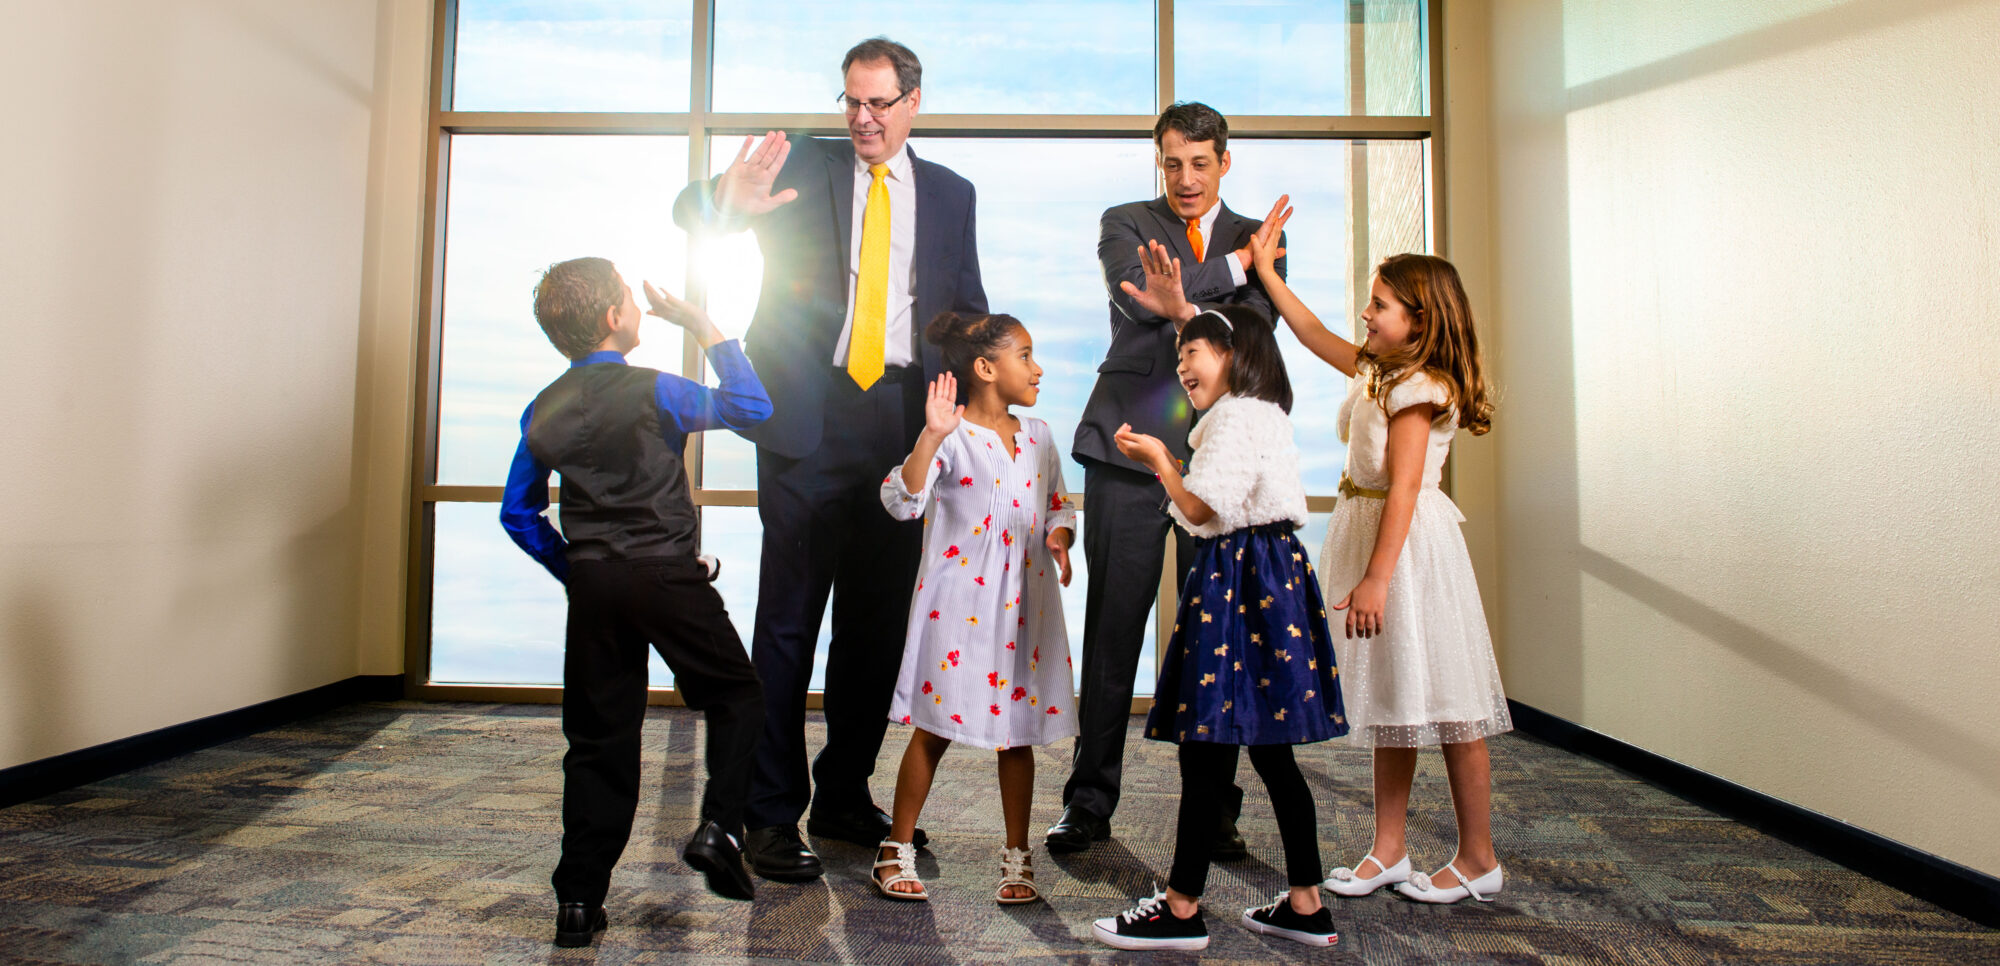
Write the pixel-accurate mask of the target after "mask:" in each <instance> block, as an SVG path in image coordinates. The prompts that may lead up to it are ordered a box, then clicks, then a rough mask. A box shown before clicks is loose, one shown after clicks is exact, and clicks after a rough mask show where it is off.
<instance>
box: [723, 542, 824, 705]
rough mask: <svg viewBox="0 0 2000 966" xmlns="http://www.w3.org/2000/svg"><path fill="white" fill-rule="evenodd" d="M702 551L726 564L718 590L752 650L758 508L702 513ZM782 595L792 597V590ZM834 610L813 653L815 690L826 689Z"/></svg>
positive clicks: (759, 553)
mask: <svg viewBox="0 0 2000 966" xmlns="http://www.w3.org/2000/svg"><path fill="white" fill-rule="evenodd" d="M701 550H702V552H703V553H709V554H714V555H715V556H716V557H718V558H720V559H721V560H722V574H721V576H719V577H717V578H716V580H715V589H716V591H717V592H718V593H720V594H721V595H722V605H723V606H724V607H727V608H728V609H729V620H730V622H731V623H733V624H735V625H736V634H737V636H738V637H741V638H742V639H743V647H744V648H745V649H748V648H749V647H750V631H751V629H752V628H753V627H754V626H755V625H756V623H757V572H758V569H759V567H760V565H761V564H762V562H763V559H764V526H763V524H762V523H759V522H758V520H757V508H756V507H754V506H710V507H702V509H701ZM779 592H780V593H789V592H790V591H789V589H786V590H781V591H779ZM832 613H833V608H832V607H828V608H827V610H826V613H824V614H822V615H821V616H820V622H819V644H818V645H817V646H816V647H815V648H814V649H813V673H812V683H811V684H810V685H808V687H809V688H810V689H811V690H814V691H818V690H821V689H823V688H824V687H825V686H826V645H827V642H828V641H830V640H832V639H833V624H832Z"/></svg>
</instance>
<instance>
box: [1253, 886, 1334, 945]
mask: <svg viewBox="0 0 2000 966" xmlns="http://www.w3.org/2000/svg"><path fill="white" fill-rule="evenodd" d="M1243 924H1244V925H1246V926H1249V927H1250V931H1251V932H1261V933H1263V934H1264V935H1266V936H1280V937H1283V938H1285V939H1289V940H1291V941H1293V942H1295V943H1305V944H1306V945H1308V946H1331V945H1333V944H1334V943H1337V942H1339V941H1340V933H1338V932H1335V931H1334V928H1333V913H1331V912H1328V911H1327V908H1326V907H1325V906H1321V907H1319V908H1318V909H1317V910H1315V911H1314V912H1313V914H1312V915H1310V916H1302V915H1300V914H1299V913H1298V911H1297V910H1295V909H1293V908H1292V898H1291V896H1290V895H1288V894H1286V893H1283V892H1280V893H1278V901H1276V902H1273V903H1271V904H1270V905H1268V906H1259V907H1258V908H1255V909H1245V910H1243Z"/></svg>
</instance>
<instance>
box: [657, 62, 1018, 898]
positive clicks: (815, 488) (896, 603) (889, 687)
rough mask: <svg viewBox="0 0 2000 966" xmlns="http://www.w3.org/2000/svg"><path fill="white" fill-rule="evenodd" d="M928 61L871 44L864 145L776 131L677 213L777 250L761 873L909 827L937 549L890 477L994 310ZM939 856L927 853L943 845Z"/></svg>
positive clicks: (761, 509) (755, 832) (850, 72)
mask: <svg viewBox="0 0 2000 966" xmlns="http://www.w3.org/2000/svg"><path fill="white" fill-rule="evenodd" d="M922 70H923V68H922V65H921V64H919V63H918V61H917V57H916V55H915V54H913V53H911V52H910V50H909V48H907V47H904V46H903V45H901V44H898V43H895V42H893V41H889V40H886V39H882V38H876V39H873V40H867V41H863V42H862V43H860V44H857V45H856V46H855V47H854V48H853V49H852V50H849V51H848V53H847V56H846V58H845V59H844V60H843V61H842V63H841V72H842V74H843V76H844V81H845V90H844V91H843V93H842V94H841V96H840V99H841V102H842V104H843V106H844V107H845V109H846V111H847V134H848V136H847V138H846V139H845V140H840V139H827V138H796V139H792V140H789V141H788V140H787V139H786V138H785V136H784V135H783V134H779V133H775V132H773V133H771V134H768V135H766V136H765V138H764V139H763V140H762V141H761V142H759V143H758V144H757V145H756V147H755V149H754V150H753V149H752V148H751V145H750V139H748V138H746V139H745V140H744V147H743V150H741V151H739V152H738V153H737V158H736V161H735V162H734V163H732V164H731V165H730V166H729V168H728V170H726V171H724V172H723V173H722V174H721V175H720V176H718V177H716V178H715V179H713V180H709V181H697V182H695V183H693V184H691V185H689V186H688V187H687V189H686V190H684V191H682V192H681V195H680V197H679V198H678V199H677V200H676V201H675V202H674V221H675V222H676V223H677V224H679V225H681V226H682V227H683V228H686V229H688V230H689V231H690V232H710V233H713V232H716V231H729V230H737V229H741V228H744V227H747V228H749V229H750V230H751V231H754V232H755V233H756V235H757V243H758V247H759V248H760V249H762V251H763V253H764V280H763V286H762V290H761V291H760V292H759V295H758V300H757V311H756V314H755V315H754V316H753V317H752V318H751V321H750V329H749V332H748V334H747V335H746V337H745V340H744V343H745V351H746V354H747V355H748V356H749V357H750V361H751V363H752V364H753V365H755V367H756V369H757V374H758V377H759V378H760V379H761V380H762V381H763V383H764V385H765V386H766V387H768V392H769V395H770V397H771V405H772V413H771V418H770V419H769V420H767V421H766V422H765V423H763V424H762V425H760V426H758V427H756V428H755V429H754V430H752V431H748V432H745V433H744V434H743V435H745V436H747V437H749V438H750V439H751V441H753V442H755V443H756V444H757V508H758V516H759V517H760V518H761V519H762V521H763V524H764V548H763V554H764V556H763V564H762V572H761V573H760V574H759V575H758V586H757V622H756V629H755V631H754V632H753V634H752V636H751V648H750V653H751V660H752V662H753V663H755V665H756V667H757V674H758V676H759V677H760V678H761V679H762V680H763V684H764V696H765V705H766V708H765V710H766V714H765V728H764V736H763V743H762V745H761V746H760V748H759V750H758V752H757V761H756V763H755V768H754V771H753V776H752V779H751V785H750V801H749V805H748V808H747V809H746V813H745V816H744V818H745V822H744V824H745V825H746V826H747V828H748V841H747V842H746V843H745V849H744V851H745V853H746V855H747V857H748V858H749V859H750V865H751V868H753V869H755V870H756V871H757V873H758V874H759V875H762V876H764V877H766V878H771V879H779V880H785V881H804V880H808V879H812V878H814V877H816V876H819V875H820V874H821V873H822V869H821V866H820V862H819V857H818V856H817V855H815V854H814V853H813V851H812V849H811V848H809V847H808V846H807V845H806V844H805V840H804V839H803V838H802V837H801V836H800V835H799V827H798V821H799V818H800V816H801V815H803V814H805V812H806V807H807V805H808V803H810V804H811V806H812V816H811V819H810V821H808V823H807V825H806V830H807V831H808V832H810V833H811V834H813V835H815V836H821V837H829V838H837V839H842V840H845V841H850V842H855V843H858V844H861V845H868V846H873V845H875V844H876V843H877V842H880V841H881V840H882V839H883V838H884V837H886V836H887V835H888V833H889V816H888V815H887V814H885V813H883V811H882V810H881V809H880V808H878V807H876V805H875V802H874V800H873V798H872V797H871V795H870V794H869V790H868V778H869V776H870V775H871V774H873V772H874V770H875V756H876V753H877V752H878V751H879V750H880V749H881V746H882V737H883V733H884V732H885V730H886V728H887V724H888V713H889V701H890V698H891V696H892V695H893V693H894V690H895V686H896V674H897V671H898V668H899V666H900V664H901V659H902V650H903V636H904V632H905V630H906V624H907V621H908V617H909V603H910V592H911V588H912V585H914V584H915V583H916V574H917V562H918V559H917V558H918V555H919V553H920V552H921V550H920V546H921V543H922V539H923V525H922V524H921V523H919V522H915V521H910V522H898V521H896V520H894V519H892V518H891V517H890V516H889V515H888V514H887V513H884V512H882V505H881V502H880V497H879V496H878V494H877V488H878V487H879V486H880V485H881V480H882V474H883V473H884V472H886V471H887V470H888V469H889V468H890V467H893V466H895V465H896V464H898V463H900V462H901V461H902V460H903V459H904V457H906V456H907V455H909V451H910V447H911V445H912V444H913V443H914V442H915V440H916V437H917V433H918V432H919V431H920V430H921V429H922V428H923V422H924V418H923V405H924V396H925V383H926V380H927V378H928V377H929V376H930V375H933V374H936V373H941V372H943V371H944V363H943V359H942V358H941V356H940V354H939V350H938V348H937V347H936V346H932V345H928V344H925V343H924V341H923V339H922V337H921V335H922V332H923V328H924V325H925V323H926V322H928V321H929V320H930V319H931V318H932V317H934V316H936V315H937V314H938V313H940V312H946V311H958V312H985V311H986V291H985V288H984V286H983V285H982V284H981V282H980V278H979V253H978V249H977V247H976V244H975V229H974V224H973V207H974V197H973V189H972V185H971V183H970V182H968V181H966V180H965V179H964V178H961V177H959V176H958V175H956V174H954V173H952V172H951V171H950V170H949V169H947V168H945V167H943V166H942V165H937V164H932V163H929V162H926V161H922V160H919V159H918V158H917V157H916V155H915V154H914V153H912V152H911V151H910V150H909V148H908V146H907V145H906V144H905V143H904V142H905V140H906V139H907V138H908V137H909V133H910V125H911V121H912V119H913V118H914V117H915V116H916V113H917V107H918V103H919V101H920V100H921V98H922V92H921V90H920V87H919V85H920V83H921V81H922ZM829 591H831V592H832V595H833V640H832V642H831V644H830V645H829V652H828V656H827V673H826V700H825V710H826V734H827V741H826V746H825V748H823V749H822V750H821V751H820V753H819V755H818V756H817V757H815V758H814V759H813V762H812V766H811V770H810V777H809V776H808V769H807V764H806V741H805V703H806V688H807V683H808V681H809V680H810V679H811V677H812V667H813V650H814V646H815V644H816V643H817V641H818V637H819V627H820V618H821V616H822V615H823V614H824V613H825V610H826V604H827V596H828V593H829ZM916 837H917V844H919V845H921V844H923V840H924V835H923V832H922V830H919V831H918V832H917V836H916Z"/></svg>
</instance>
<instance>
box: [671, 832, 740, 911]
mask: <svg viewBox="0 0 2000 966" xmlns="http://www.w3.org/2000/svg"><path fill="white" fill-rule="evenodd" d="M681 858H683V859H686V860H687V864H689V865H691V866H694V868H695V869H696V870H697V871H699V872H700V873H701V874H702V875H703V876H706V877H707V878H708V891H710V892H713V893H715V894H716V895H719V896H721V897H723V898H724V899H741V900H743V901H745V902H748V901H750V900H751V899H755V898H756V897H757V887H756V886H755V885H753V884H752V883H751V882H750V870H749V869H746V868H744V867H743V850H742V849H741V848H739V847H737V845H736V843H735V842H732V841H730V840H729V835H728V834H727V833H725V832H723V831H722V826H720V825H717V824H715V823H714V822H703V823H701V827H700V828H697V829H695V830H694V837H693V838H691V839H688V844H687V848H685V849H683V850H681Z"/></svg>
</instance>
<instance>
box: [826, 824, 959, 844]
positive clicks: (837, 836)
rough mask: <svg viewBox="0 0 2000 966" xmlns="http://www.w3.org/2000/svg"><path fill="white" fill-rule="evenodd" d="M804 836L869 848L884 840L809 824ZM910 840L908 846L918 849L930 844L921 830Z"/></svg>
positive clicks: (928, 838)
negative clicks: (823, 828) (822, 828)
mask: <svg viewBox="0 0 2000 966" xmlns="http://www.w3.org/2000/svg"><path fill="white" fill-rule="evenodd" d="M806 834H807V835H810V836H812V837H813V838H816V839H832V840H834V841H835V842H847V843H849V844H852V845H865V846H870V847H873V846H875V845H879V844H881V842H882V839H883V838H884V836H882V835H877V836H874V837H873V838H857V837H854V836H850V835H847V834H845V833H844V832H829V831H823V830H821V829H816V828H813V826H812V823H811V822H807V823H806ZM911 838H912V839H914V840H915V841H912V842H911V843H910V844H911V845H913V846H916V847H917V848H920V849H921V848H923V847H925V846H927V845H929V844H931V837H930V836H928V835H925V834H924V830H923V829H918V830H917V834H915V835H913V836H911Z"/></svg>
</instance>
